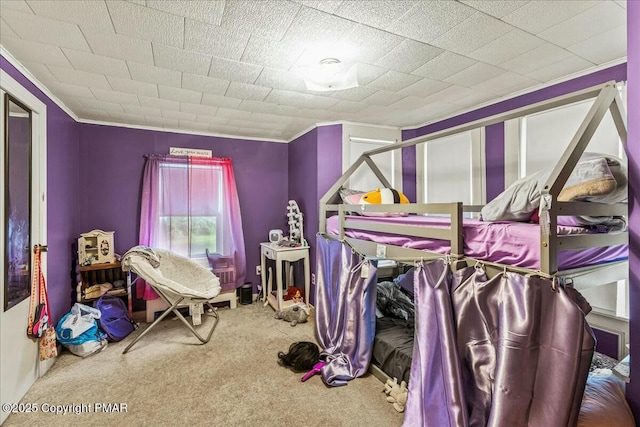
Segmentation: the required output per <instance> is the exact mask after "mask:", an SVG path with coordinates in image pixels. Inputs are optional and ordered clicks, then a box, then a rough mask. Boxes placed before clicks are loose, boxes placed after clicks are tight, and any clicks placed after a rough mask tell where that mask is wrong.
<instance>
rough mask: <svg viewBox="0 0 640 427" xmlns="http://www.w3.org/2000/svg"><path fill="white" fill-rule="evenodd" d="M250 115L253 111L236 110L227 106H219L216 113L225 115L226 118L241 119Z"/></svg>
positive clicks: (218, 115) (220, 115)
mask: <svg viewBox="0 0 640 427" xmlns="http://www.w3.org/2000/svg"><path fill="white" fill-rule="evenodd" d="M250 115H251V111H244V110H236V109H234V108H225V107H220V108H218V112H217V113H216V117H223V118H225V119H241V118H243V117H248V116H250Z"/></svg>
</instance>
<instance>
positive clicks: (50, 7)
mask: <svg viewBox="0 0 640 427" xmlns="http://www.w3.org/2000/svg"><path fill="white" fill-rule="evenodd" d="M28 3H29V6H30V7H31V9H32V10H33V11H34V12H35V14H36V15H39V16H44V17H47V18H53V19H57V20H59V21H65V22H72V23H74V24H78V25H80V26H87V27H91V28H95V29H100V30H104V31H111V32H113V31H114V28H113V25H112V24H111V18H110V17H109V11H108V10H107V6H106V4H105V3H104V2H103V1H86V0H85V1H78V0H56V1H42V0H30V1H29V2H28Z"/></svg>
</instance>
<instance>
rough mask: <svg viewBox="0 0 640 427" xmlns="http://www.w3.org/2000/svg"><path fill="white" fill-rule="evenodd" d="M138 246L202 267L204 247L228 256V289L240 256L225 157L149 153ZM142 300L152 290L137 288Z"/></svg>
mask: <svg viewBox="0 0 640 427" xmlns="http://www.w3.org/2000/svg"><path fill="white" fill-rule="evenodd" d="M139 244H141V245H145V246H150V247H152V248H163V249H168V250H170V251H172V252H175V253H178V254H180V255H183V256H186V257H189V258H194V259H198V260H200V261H201V262H202V264H203V265H208V264H209V261H208V257H207V253H206V252H207V250H208V251H209V253H211V254H214V256H215V257H218V258H219V257H224V258H225V259H228V260H230V262H229V264H230V268H233V269H234V271H235V276H234V277H235V283H233V287H235V286H237V285H240V284H242V283H244V279H245V276H246V259H245V247H244V234H243V231H242V217H241V214H240V203H239V200H238V192H237V189H236V181H235V176H234V173H233V166H232V164H231V159H220V158H214V157H184V156H163V155H149V156H148V157H147V162H146V164H145V168H144V175H143V184H142V201H141V210H140V237H139ZM143 292H144V293H143V298H144V299H146V300H148V299H154V298H155V297H156V295H155V293H154V292H153V291H152V290H150V288H149V289H145V290H144V291H143Z"/></svg>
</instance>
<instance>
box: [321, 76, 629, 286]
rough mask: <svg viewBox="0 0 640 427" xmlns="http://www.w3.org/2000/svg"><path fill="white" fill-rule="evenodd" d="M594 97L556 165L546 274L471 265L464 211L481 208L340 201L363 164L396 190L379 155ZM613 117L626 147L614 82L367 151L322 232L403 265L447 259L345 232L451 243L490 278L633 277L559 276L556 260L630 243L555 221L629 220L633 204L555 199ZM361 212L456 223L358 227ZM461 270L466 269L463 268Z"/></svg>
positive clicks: (333, 201) (613, 276) (331, 199)
mask: <svg viewBox="0 0 640 427" xmlns="http://www.w3.org/2000/svg"><path fill="white" fill-rule="evenodd" d="M591 98H596V99H595V101H594V103H593V105H592V106H591V108H590V109H589V111H588V113H587V115H586V117H585V118H584V120H583V121H582V123H581V124H580V127H579V128H578V130H577V131H576V133H575V135H574V136H573V138H572V140H571V142H570V144H569V146H568V147H567V149H566V150H565V151H564V153H563V154H562V156H561V158H560V160H559V161H558V163H557V164H556V166H555V168H554V170H553V172H552V173H551V175H550V177H549V179H548V180H547V182H546V183H545V186H544V189H543V196H545V195H547V194H548V195H550V196H551V198H552V203H551V208H550V210H549V216H550V226H549V229H548V230H547V231H545V229H546V227H540V230H541V231H540V254H541V259H540V270H531V269H526V268H519V267H514V266H509V265H500V264H494V263H490V262H486V261H482V260H475V259H471V258H468V257H466V256H465V254H464V253H463V241H462V238H463V235H462V217H463V209H464V210H465V211H471V212H477V211H479V210H480V209H481V206H464V207H463V205H462V203H459V202H454V203H424V204H417V203H410V204H395V205H345V204H343V203H342V201H341V199H340V194H339V191H340V189H341V187H342V186H343V185H344V184H345V183H346V182H347V180H348V179H349V178H350V177H351V176H352V175H353V174H354V172H355V171H356V170H357V169H358V168H359V167H361V166H363V165H366V166H368V167H369V168H370V170H371V171H372V172H373V173H374V175H375V176H376V177H377V178H378V180H379V181H380V183H381V185H382V186H384V187H387V188H390V187H391V184H390V183H389V181H388V180H387V179H386V178H385V177H384V175H383V174H382V172H381V171H380V169H379V168H378V166H376V164H375V162H374V161H373V160H372V157H373V156H374V155H376V154H379V153H384V152H387V151H391V150H401V149H403V148H407V147H411V146H415V145H417V144H422V143H427V142H429V141H433V140H436V139H438V138H442V137H445V136H449V135H454V134H456V133H460V132H466V131H470V130H472V129H475V128H479V127H483V126H488V125H491V124H495V123H500V122H504V121H506V120H510V119H515V118H519V117H522V116H526V115H529V114H533V113H537V112H540V111H544V110H549V109H552V108H556V107H559V106H562V105H567V104H571V103H574V102H579V101H583V100H587V99H591ZM607 111H609V112H611V115H612V117H613V120H614V123H615V126H616V129H617V131H618V135H619V136H620V139H621V141H622V143H623V144H624V145H625V146H626V143H627V126H626V118H625V113H624V107H623V105H622V102H621V99H620V97H619V94H618V90H617V89H616V87H615V82H608V83H605V84H602V85H599V86H595V87H592V88H588V89H584V90H581V91H578V92H575V93H571V94H567V95H563V96H559V97H556V98H552V99H549V100H545V101H542V102H539V103H536V104H532V105H529V106H525V107H521V108H518V109H515V110H512V111H508V112H504V113H501V114H496V115H493V116H490V117H487V118H484V119H480V120H476V121H474V122H470V123H467V124H463V125H459V126H455V127H452V128H449V129H445V130H442V131H439V132H434V133H431V134H428V135H424V136H420V137H417V138H413V139H410V140H407V141H405V142H403V143H400V144H393V145H390V146H385V147H382V148H378V149H375V150H371V151H368V152H366V153H364V154H362V155H361V156H360V157H359V158H358V159H357V160H356V162H355V163H354V164H353V165H352V166H351V167H349V169H347V171H346V172H345V173H344V174H343V175H342V176H341V177H340V178H339V179H338V180H337V181H336V182H335V184H334V185H333V186H332V187H331V188H330V189H329V190H328V191H327V192H326V193H325V194H324V195H323V196H322V198H321V199H320V224H319V230H320V232H321V233H323V234H325V235H326V236H327V237H329V238H333V239H340V240H343V241H346V242H347V243H348V244H349V245H351V246H352V247H353V248H354V249H356V250H357V251H358V252H360V253H361V254H363V255H365V256H372V257H378V258H386V259H391V260H395V261H398V262H405V263H411V262H413V261H419V260H426V259H432V258H442V257H443V254H440V253H435V252H429V251H425V250H418V249H409V248H404V247H400V246H394V245H381V244H377V243H375V242H370V241H364V240H359V239H354V238H350V237H346V236H345V228H347V229H358V230H367V231H375V232H382V233H385V232H387V233H393V234H400V235H405V236H418V237H426V238H433V239H441V240H446V241H449V242H450V244H451V254H450V255H449V256H450V257H451V258H452V259H453V260H454V261H459V262H463V263H466V264H467V265H475V264H476V262H478V261H479V262H481V263H482V264H483V265H484V266H485V269H486V270H487V273H488V274H489V275H492V274H495V272H499V271H503V270H504V269H505V268H507V269H509V270H512V271H520V272H523V273H529V274H538V275H541V276H545V277H559V278H561V279H563V280H568V279H571V280H572V282H573V286H574V287H576V289H579V290H580V289H584V288H588V287H591V286H597V285H600V284H604V283H609V282H612V281H614V280H617V279H621V278H624V277H628V273H629V267H628V262H627V261H621V262H615V263H608V264H602V265H595V266H589V267H584V268H579V269H573V270H565V271H558V260H557V256H558V251H559V250H566V249H582V248H591V247H602V246H610V245H622V244H627V243H628V234H627V233H626V232H624V233H619V234H604V233H597V234H584V235H561V236H559V235H558V234H557V217H558V216H561V215H587V216H615V215H627V214H628V206H627V204H625V203H618V204H599V203H588V202H559V201H558V200H557V198H558V195H559V193H560V191H561V190H562V188H563V187H564V185H565V183H566V182H567V179H568V178H569V176H570V175H571V172H572V171H573V169H574V167H575V166H576V164H577V162H578V160H579V159H580V156H581V155H582V154H583V152H584V151H585V148H586V147H587V145H588V143H589V141H590V140H591V138H592V136H593V134H594V132H595V130H596V129H597V127H598V125H599V124H600V122H601V121H602V118H603V117H604V115H605V114H606V113H607ZM361 211H366V212H402V213H414V214H427V213H428V214H446V215H449V216H450V218H451V226H450V227H449V228H434V227H425V226H411V225H390V224H380V223H376V222H375V221H367V217H359V219H358V221H353V220H350V218H349V217H348V215H346V214H347V213H349V212H361ZM335 212H337V213H338V216H339V234H337V235H332V234H329V233H327V228H326V226H327V216H328V215H331V214H334V213H335ZM458 265H460V264H459V263H458Z"/></svg>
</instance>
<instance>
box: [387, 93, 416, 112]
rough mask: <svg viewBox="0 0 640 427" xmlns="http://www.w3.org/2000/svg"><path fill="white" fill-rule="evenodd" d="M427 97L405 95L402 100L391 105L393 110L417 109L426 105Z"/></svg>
mask: <svg viewBox="0 0 640 427" xmlns="http://www.w3.org/2000/svg"><path fill="white" fill-rule="evenodd" d="M424 105H425V99H424V98H421V97H419V96H405V97H404V98H402V99H401V100H400V101H398V102H395V103H393V104H391V105H390V106H389V108H390V109H391V110H407V111H411V110H417V109H419V108H422V107H424Z"/></svg>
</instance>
